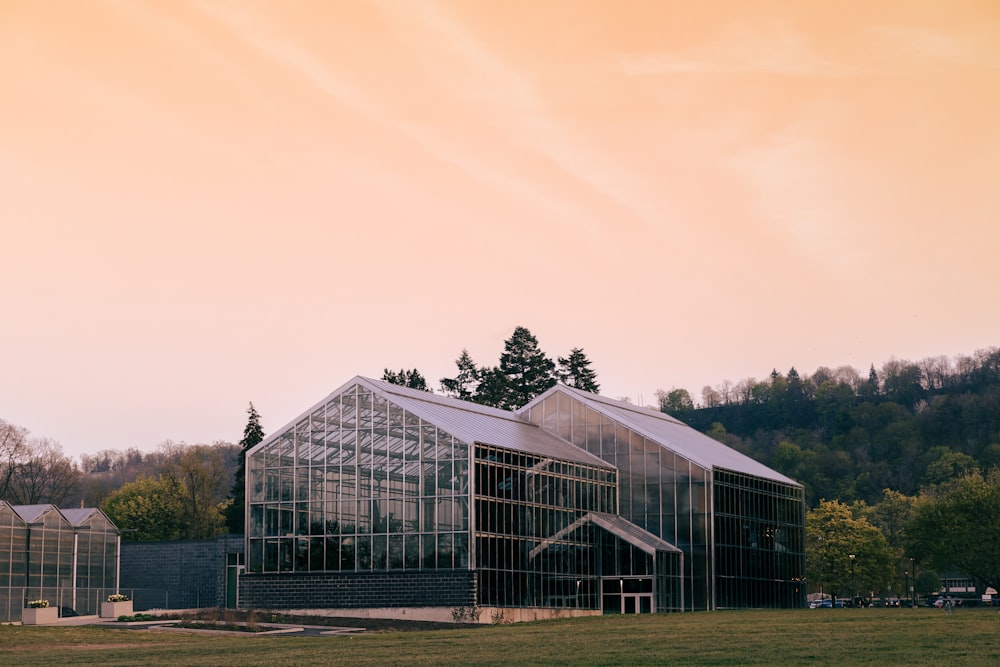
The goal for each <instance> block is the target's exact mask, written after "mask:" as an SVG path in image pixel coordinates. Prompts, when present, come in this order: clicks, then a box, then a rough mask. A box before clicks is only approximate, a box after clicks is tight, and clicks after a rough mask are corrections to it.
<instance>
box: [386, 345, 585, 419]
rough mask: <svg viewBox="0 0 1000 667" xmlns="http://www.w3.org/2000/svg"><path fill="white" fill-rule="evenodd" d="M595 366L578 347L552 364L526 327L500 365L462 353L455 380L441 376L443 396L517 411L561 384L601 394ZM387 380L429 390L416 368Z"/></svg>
mask: <svg viewBox="0 0 1000 667" xmlns="http://www.w3.org/2000/svg"><path fill="white" fill-rule="evenodd" d="M590 364H591V362H590V359H588V358H587V355H586V353H584V351H583V349H582V348H579V347H574V348H572V349H571V350H570V351H569V354H567V355H566V356H565V357H556V361H553V360H552V359H551V357H549V356H548V355H546V354H545V353H544V352H543V351H542V350H541V348H540V347H539V345H538V339H537V338H535V336H534V335H533V334H532V333H531V332H530V331H529V330H528V329H526V328H525V327H522V326H518V327H515V328H514V333H513V334H511V336H510V338H508V339H507V340H505V341H504V349H503V353H502V354H501V355H500V360H499V363H498V364H497V365H495V366H481V365H479V364H477V363H476V362H475V361H473V359H472V357H471V356H470V355H469V351H468V350H465V349H463V350H462V353H461V354H460V355H459V356H458V359H456V360H455V366H456V367H457V372H456V373H455V376H454V377H446V378H441V380H440V382H441V392H442V393H443V394H444V395H446V396H451V397H452V398H458V399H461V400H463V401H471V402H473V403H479V404H480V405H488V406H491V407H494V408H501V409H504V410H516V409H517V408H520V407H522V406H524V405H526V404H527V403H528V402H529V401H531V399H533V398H535V397H536V396H538V395H539V394H542V393H544V392H545V391H546V390H547V389H549V388H551V387H553V386H555V384H556V383H557V382H562V383H563V384H566V385H568V386H570V387H575V388H577V389H581V390H583V391H589V392H592V393H595V394H596V393H597V392H598V391H600V389H601V386H600V384H598V382H597V373H596V372H595V371H594V370H593V369H592V368H591V367H590ZM382 379H383V380H384V381H386V382H391V383H393V384H398V385H402V386H406V387H410V388H412V389H420V390H423V391H430V388H429V387H428V385H427V380H426V378H425V377H424V376H423V374H422V373H420V371H418V370H417V369H416V368H414V369H410V370H407V369H401V370H399V371H392V370H389V369H388V368H386V369H385V370H384V372H383V374H382Z"/></svg>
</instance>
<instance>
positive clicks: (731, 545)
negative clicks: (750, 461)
mask: <svg viewBox="0 0 1000 667" xmlns="http://www.w3.org/2000/svg"><path fill="white" fill-rule="evenodd" d="M804 511H805V501H804V496H803V491H802V488H801V487H796V486H791V485H788V484H781V483H779V482H774V481H771V480H766V479H762V478H760V477H754V476H751V475H745V474H741V473H737V472H733V471H729V470H721V469H720V470H716V471H715V544H716V546H715V551H716V559H715V572H716V574H715V576H716V585H717V587H718V599H717V605H718V607H719V608H725V607H780V608H786V607H801V606H803V605H804V604H805V593H806V591H805V586H804V584H805V529H804V524H805V516H804Z"/></svg>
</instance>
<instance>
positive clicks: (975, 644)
mask: <svg viewBox="0 0 1000 667" xmlns="http://www.w3.org/2000/svg"><path fill="white" fill-rule="evenodd" d="M345 625H348V623H345ZM998 660H1000V613H998V612H997V610H996V609H967V610H962V611H959V612H956V613H955V614H953V615H948V614H945V613H944V612H942V611H940V610H935V609H810V610H795V611H726V612H700V613H686V614H665V615H653V616H604V617H591V618H581V619H569V620H559V621H544V622H538V623H521V624H516V625H506V626H486V627H477V628H461V629H454V630H434V631H419V632H378V633H366V634H364V635H358V636H352V637H282V636H253V635H249V636H233V635H221V636H212V635H197V634H188V633H178V632H171V633H165V632H149V631H147V630H125V629H117V628H104V627H88V626H73V627H24V626H10V625H8V626H0V664H2V665H5V666H11V667H13V666H15V665H33V666H36V667H37V665H154V664H155V665H266V666H267V667H285V666H292V665H294V666H295V667H305V666H309V665H340V664H343V665H404V664H405V665H450V664H454V665H566V664H595V665H615V664H617V665H649V664H667V663H674V664H681V665H746V664H775V665H777V664H781V665H801V664H838V665H858V664H866V663H868V664H880V665H904V664H905V665H929V664H935V665H947V666H948V667H952V666H953V665H984V664H989V663H996V662H997V661H998Z"/></svg>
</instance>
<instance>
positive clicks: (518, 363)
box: [500, 327, 556, 410]
mask: <svg viewBox="0 0 1000 667" xmlns="http://www.w3.org/2000/svg"><path fill="white" fill-rule="evenodd" d="M555 367H556V365H555V363H553V362H552V360H551V359H549V358H548V357H547V356H545V353H544V352H542V351H541V350H540V349H538V340H537V339H536V338H535V337H534V336H533V335H532V334H531V332H530V331H528V330H527V329H525V328H524V327H515V328H514V333H513V335H511V337H510V338H508V339H507V340H506V341H504V351H503V354H501V355H500V371H501V372H502V373H503V374H504V375H506V376H507V395H506V400H505V401H504V406H503V407H505V408H507V409H508V410H513V409H516V408H519V407H521V406H522V405H524V404H526V403H527V402H528V401H530V400H531V399H533V398H534V397H535V396H538V395H539V394H541V393H542V392H544V391H545V390H546V389H548V388H549V387H551V386H553V385H554V384H555V383H556V379H555V377H554V376H553V372H554V371H555Z"/></svg>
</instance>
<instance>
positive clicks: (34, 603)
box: [28, 600, 49, 609]
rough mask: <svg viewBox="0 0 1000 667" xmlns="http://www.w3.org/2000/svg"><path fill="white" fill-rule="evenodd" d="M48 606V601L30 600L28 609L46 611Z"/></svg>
mask: <svg viewBox="0 0 1000 667" xmlns="http://www.w3.org/2000/svg"><path fill="white" fill-rule="evenodd" d="M48 606H49V601H48V600H28V607H29V608H30V609H45V608H46V607H48Z"/></svg>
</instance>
